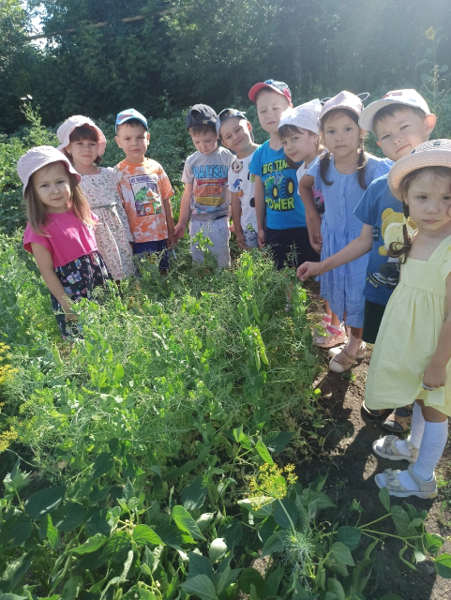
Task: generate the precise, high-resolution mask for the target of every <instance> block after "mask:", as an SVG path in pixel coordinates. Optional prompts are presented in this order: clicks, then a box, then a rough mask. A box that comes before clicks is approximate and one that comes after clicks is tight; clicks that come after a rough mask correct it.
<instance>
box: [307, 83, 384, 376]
mask: <svg viewBox="0 0 451 600" xmlns="http://www.w3.org/2000/svg"><path fill="white" fill-rule="evenodd" d="M362 110H363V104H362V101H361V100H360V98H359V97H358V96H355V95H354V94H351V93H350V92H347V91H343V92H340V93H339V94H338V95H337V96H335V97H334V98H331V99H330V100H328V101H327V102H326V103H325V104H324V106H323V108H322V111H321V115H320V127H321V133H322V136H323V141H324V145H325V146H326V148H327V151H326V152H325V153H324V154H322V155H321V156H320V157H318V158H317V159H315V161H314V162H313V163H312V164H311V166H310V168H309V169H308V171H307V174H306V175H304V177H303V178H302V180H301V181H300V184H299V190H300V194H301V198H302V200H303V202H304V204H305V209H306V218H307V227H308V231H309V237H310V243H311V245H312V246H313V247H314V248H315V250H317V252H321V260H324V259H325V258H327V257H328V256H330V255H332V254H334V253H335V252H338V251H339V250H341V249H342V248H344V247H345V246H346V245H347V244H349V242H350V241H351V240H353V239H354V238H356V237H358V236H359V235H360V231H361V229H362V224H361V222H360V221H359V219H358V218H357V217H356V216H355V215H354V212H353V211H354V208H355V207H356V206H357V204H358V202H359V200H360V198H361V197H362V195H363V193H364V191H365V189H366V188H367V186H368V185H369V184H370V182H371V181H372V180H373V179H376V178H377V177H380V176H381V175H383V174H384V173H387V171H388V170H389V168H390V166H389V164H387V163H386V162H385V161H384V160H381V159H378V158H376V157H374V156H371V155H369V154H367V153H365V152H364V145H363V133H364V132H363V131H362V130H361V129H360V127H359V125H358V119H359V116H360V114H361V112H362ZM313 186H314V187H315V188H316V189H317V190H319V191H321V192H322V194H323V197H324V207H325V212H324V217H323V219H322V220H321V217H320V216H319V215H318V211H317V210H316V206H315V203H314V200H313V193H312V188H313ZM367 264H368V255H364V256H362V257H361V258H359V259H357V260H355V261H353V262H352V263H350V264H347V265H343V266H341V267H338V268H337V269H334V270H333V271H330V272H328V273H325V274H324V275H322V276H321V296H322V297H323V298H325V299H326V300H327V301H328V302H329V304H330V307H331V309H332V311H333V313H335V315H336V316H337V317H338V319H337V320H335V321H333V322H332V323H331V325H329V326H328V327H327V332H328V333H329V334H330V336H336V338H340V337H341V336H342V335H343V334H344V328H343V326H341V325H338V326H337V325H335V324H334V323H337V322H340V321H342V320H343V319H345V320H346V324H347V325H348V326H349V327H350V328H351V335H350V339H349V342H348V344H347V345H346V346H345V347H344V348H343V349H342V350H341V351H340V352H339V353H337V354H335V356H333V358H332V360H331V361H330V364H329V368H330V369H331V370H332V371H335V372H337V373H342V372H343V371H346V370H347V369H349V368H351V367H352V365H353V364H354V363H355V361H356V359H357V358H360V357H361V356H362V354H363V353H364V344H363V343H362V327H363V309H364V297H363V294H362V292H363V288H364V286H365V277H366V267H367ZM332 341H333V340H332ZM332 345H333V344H332ZM327 347H330V345H328V346H327Z"/></svg>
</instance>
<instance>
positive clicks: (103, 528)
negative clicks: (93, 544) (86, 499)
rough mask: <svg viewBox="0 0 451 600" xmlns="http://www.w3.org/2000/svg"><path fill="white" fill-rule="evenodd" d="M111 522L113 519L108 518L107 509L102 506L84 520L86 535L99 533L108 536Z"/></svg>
mask: <svg viewBox="0 0 451 600" xmlns="http://www.w3.org/2000/svg"><path fill="white" fill-rule="evenodd" d="M116 508H119V507H116ZM113 510H114V509H113ZM119 510H120V508H119ZM112 523H113V524H114V519H111V518H110V519H109V518H108V509H107V508H102V510H99V511H97V512H95V513H94V514H92V515H91V516H90V517H89V519H88V520H87V521H86V523H85V528H86V533H87V534H88V535H96V533H101V534H102V535H106V536H107V537H109V536H110V534H111V529H112Z"/></svg>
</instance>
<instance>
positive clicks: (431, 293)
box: [365, 140, 451, 498]
mask: <svg viewBox="0 0 451 600" xmlns="http://www.w3.org/2000/svg"><path fill="white" fill-rule="evenodd" d="M388 184H389V186H390V190H391V192H392V194H393V195H394V196H395V197H396V198H397V199H398V200H399V201H400V202H402V204H403V210H404V215H405V217H409V216H410V217H411V218H412V220H413V221H414V223H415V224H416V227H417V229H416V232H415V233H414V235H413V236H412V237H410V236H409V233H408V229H407V226H406V224H404V225H403V226H402V228H403V235H402V236H399V237H401V239H402V240H403V241H402V242H400V243H392V244H391V245H390V253H391V255H392V256H394V257H399V259H400V262H401V276H400V283H399V284H398V286H397V287H396V289H395V291H394V292H393V294H392V296H391V298H390V300H389V301H388V304H387V308H386V310H385V313H384V316H383V318H382V322H381V326H380V329H379V333H378V336H377V339H376V345H375V347H374V350H373V355H372V357H371V363H370V368H369V371H368V380H367V385H366V395H365V404H366V405H367V406H368V407H369V408H371V409H382V408H392V407H393V403H395V406H405V405H407V404H411V403H412V402H415V404H414V408H413V419H412V433H411V435H410V436H409V437H408V438H407V439H406V440H399V439H398V438H397V437H396V436H394V435H388V436H386V437H384V438H382V439H380V440H377V441H376V442H374V444H373V450H374V452H375V453H376V454H377V455H379V456H382V457H383V458H388V459H389V460H406V461H408V462H410V463H414V464H410V465H409V468H408V469H407V470H406V471H393V470H392V469H387V470H386V471H384V472H383V473H379V474H378V475H376V484H377V485H378V487H379V488H383V487H386V488H387V489H388V491H389V493H390V494H392V495H393V496H399V497H402V498H404V497H407V496H418V497H419V498H434V497H435V496H436V495H437V484H436V481H435V476H434V468H435V466H436V465H437V463H438V461H439V459H440V457H441V455H442V453H443V450H444V448H445V444H446V441H447V437H448V418H447V417H448V416H450V415H451V377H450V375H451V363H450V357H451V141H450V140H434V141H432V142H425V143H423V144H420V145H419V146H417V148H416V149H415V150H414V151H413V153H412V154H409V155H408V156H405V157H404V158H401V159H400V160H399V161H397V162H396V163H395V164H394V166H393V167H392V170H391V171H390V174H389V177H388ZM391 227H400V225H398V226H397V225H395V224H393V225H391Z"/></svg>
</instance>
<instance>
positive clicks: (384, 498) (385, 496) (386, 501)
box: [379, 487, 390, 512]
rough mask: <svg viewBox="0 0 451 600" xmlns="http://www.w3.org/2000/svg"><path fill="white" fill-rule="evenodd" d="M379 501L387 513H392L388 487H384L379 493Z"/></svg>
mask: <svg viewBox="0 0 451 600" xmlns="http://www.w3.org/2000/svg"><path fill="white" fill-rule="evenodd" d="M379 500H380V501H381V502H382V504H383V505H384V508H385V509H386V510H387V512H390V494H389V493H388V490H387V488H386V487H383V488H382V489H381V490H380V492H379Z"/></svg>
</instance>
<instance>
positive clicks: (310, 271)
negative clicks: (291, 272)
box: [296, 262, 321, 281]
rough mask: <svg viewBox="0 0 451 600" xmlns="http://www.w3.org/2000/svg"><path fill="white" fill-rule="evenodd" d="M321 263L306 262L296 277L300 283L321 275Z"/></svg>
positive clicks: (299, 268) (300, 267)
mask: <svg viewBox="0 0 451 600" xmlns="http://www.w3.org/2000/svg"><path fill="white" fill-rule="evenodd" d="M320 265H321V263H317V262H305V263H302V265H301V266H299V267H298V270H297V271H296V276H297V278H298V279H299V280H300V281H305V280H306V279H308V278H309V277H315V276H316V275H321V266H320Z"/></svg>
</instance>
